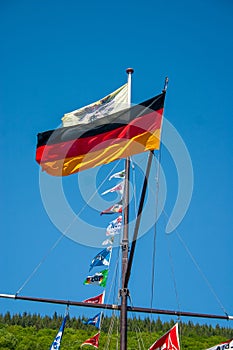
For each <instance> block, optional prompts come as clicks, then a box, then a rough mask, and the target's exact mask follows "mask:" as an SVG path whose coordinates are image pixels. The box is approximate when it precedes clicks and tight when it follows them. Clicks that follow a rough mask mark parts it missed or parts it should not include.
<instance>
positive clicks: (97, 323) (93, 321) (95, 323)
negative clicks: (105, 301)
mask: <svg viewBox="0 0 233 350" xmlns="http://www.w3.org/2000/svg"><path fill="white" fill-rule="evenodd" d="M100 320H101V312H100V313H99V314H97V315H95V316H94V317H92V318H89V319H88V320H87V321H83V323H84V324H90V325H92V326H95V327H96V328H98V329H100Z"/></svg>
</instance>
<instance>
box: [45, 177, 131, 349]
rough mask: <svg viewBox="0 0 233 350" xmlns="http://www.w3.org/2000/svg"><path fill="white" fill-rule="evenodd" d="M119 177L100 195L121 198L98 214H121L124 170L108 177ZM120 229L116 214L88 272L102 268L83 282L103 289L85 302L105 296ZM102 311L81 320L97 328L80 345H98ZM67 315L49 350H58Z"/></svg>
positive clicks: (96, 301) (101, 302) (102, 301)
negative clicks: (118, 181) (109, 194)
mask: <svg viewBox="0 0 233 350" xmlns="http://www.w3.org/2000/svg"><path fill="white" fill-rule="evenodd" d="M114 178H115V179H121V180H122V181H121V182H120V183H118V184H117V185H115V186H114V187H111V188H110V189H108V190H106V191H104V192H103V193H102V194H101V195H106V194H108V193H112V192H118V193H119V194H120V196H121V200H120V201H119V202H118V203H116V204H114V205H112V206H111V207H109V208H107V209H105V210H103V211H102V212H101V213H100V215H103V214H116V213H117V214H121V213H122V207H123V205H122V202H123V194H124V183H125V170H122V171H120V172H117V173H115V174H113V175H111V176H110V177H109V180H112V179H114ZM121 229H122V215H118V217H117V218H115V219H114V220H112V221H110V222H109V224H108V226H107V228H106V237H107V239H105V240H104V241H103V242H102V245H104V246H107V247H106V248H104V249H102V250H101V251H100V252H99V253H98V254H96V255H95V256H94V258H93V259H92V261H91V263H90V267H89V273H90V272H91V271H92V270H93V269H95V268H100V267H101V268H103V267H104V269H103V270H102V269H101V271H97V272H95V273H94V274H88V276H87V277H86V278H85V280H84V282H83V284H84V285H95V286H96V285H97V286H100V287H103V288H104V290H103V292H102V293H101V294H99V295H97V296H94V297H91V298H89V299H86V300H84V301H83V302H85V303H92V304H103V303H104V297H105V288H106V284H107V279H108V273H109V266H110V262H111V257H112V246H113V243H114V238H115V235H119V234H120V233H121ZM102 315H103V312H100V313H98V314H96V315H95V316H94V317H91V318H88V319H87V320H83V324H85V325H92V326H94V327H96V328H97V329H98V332H97V333H96V334H95V335H94V336H93V337H91V338H89V339H87V340H85V341H84V342H83V343H82V344H81V345H80V346H81V347H82V346H84V345H92V346H93V347H95V348H98V347H99V337H100V331H101V319H102ZM67 316H68V311H66V314H65V317H64V319H63V322H62V325H61V327H60V329H59V331H58V333H57V335H56V337H55V339H54V341H53V343H52V345H51V347H50V350H59V349H60V344H61V340H62V336H63V332H64V329H65V324H66V320H67Z"/></svg>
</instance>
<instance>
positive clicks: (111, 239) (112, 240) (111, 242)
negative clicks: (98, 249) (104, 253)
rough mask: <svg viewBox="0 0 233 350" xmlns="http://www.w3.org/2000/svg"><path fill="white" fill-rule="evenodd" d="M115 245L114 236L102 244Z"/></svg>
mask: <svg viewBox="0 0 233 350" xmlns="http://www.w3.org/2000/svg"><path fill="white" fill-rule="evenodd" d="M113 243H114V236H112V237H110V238H107V239H105V240H104V241H103V242H102V245H108V244H110V245H113Z"/></svg>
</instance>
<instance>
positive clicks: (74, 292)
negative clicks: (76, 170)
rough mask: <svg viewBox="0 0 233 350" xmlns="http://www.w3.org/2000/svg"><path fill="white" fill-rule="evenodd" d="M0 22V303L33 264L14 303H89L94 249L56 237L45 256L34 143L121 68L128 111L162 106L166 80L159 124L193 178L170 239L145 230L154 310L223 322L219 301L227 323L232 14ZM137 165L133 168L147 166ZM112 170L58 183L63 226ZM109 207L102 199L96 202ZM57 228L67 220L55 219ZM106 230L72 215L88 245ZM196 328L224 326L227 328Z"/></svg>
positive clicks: (206, 7)
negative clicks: (179, 142) (181, 150)
mask: <svg viewBox="0 0 233 350" xmlns="http://www.w3.org/2000/svg"><path fill="white" fill-rule="evenodd" d="M0 12H1V14H0V16H1V20H0V29H1V30H0V33H1V34H0V36H1V47H2V54H1V58H0V61H1V65H0V72H1V79H0V102H1V103H0V117H1V118H0V122H1V141H0V142H1V158H2V167H1V169H2V171H1V182H0V188H1V227H2V229H1V246H0V247H1V254H0V259H1V267H2V268H1V272H0V293H10V294H14V293H15V292H16V291H17V290H18V289H19V288H20V287H21V286H22V285H23V284H24V282H25V281H26V280H27V278H28V277H29V276H30V275H31V273H32V271H33V270H34V268H35V267H36V266H38V264H39V263H40V262H41V261H42V260H43V259H44V257H46V259H44V261H43V263H42V264H41V266H40V268H39V269H38V270H37V272H36V273H35V274H34V276H33V278H31V279H30V281H29V282H28V283H27V284H26V285H25V287H24V288H23V289H22V291H21V293H20V294H21V295H31V296H37V297H48V298H59V299H70V300H78V301H81V300H83V299H86V298H88V297H91V296H94V295H97V294H98V293H99V292H100V291H101V289H100V288H99V289H97V288H94V287H93V288H92V289H91V286H83V285H82V282H83V280H84V278H85V277H86V274H87V273H88V269H89V263H90V260H91V259H92V257H93V256H94V255H95V254H96V253H97V252H98V251H99V248H97V247H93V246H92V247H88V246H86V245H83V244H78V243H76V242H74V241H72V240H70V239H68V238H63V239H62V240H61V241H60V242H59V243H58V244H57V246H56V247H55V248H54V249H52V251H51V247H53V245H54V244H55V242H57V240H58V239H59V237H61V233H60V232H59V230H58V229H57V228H56V227H55V225H54V224H53V223H52V222H51V220H50V217H49V215H48V214H47V212H46V210H45V208H44V206H43V201H42V198H41V195H40V187H41V185H40V182H39V181H40V169H39V166H38V165H37V163H36V162H35V149H36V135H37V133H38V132H42V131H45V130H50V129H54V128H56V127H58V125H59V124H60V120H61V117H62V116H63V114H64V113H66V112H69V111H72V110H73V109H76V108H78V107H82V106H84V105H86V104H88V103H91V102H94V101H96V100H98V99H100V98H101V97H103V96H106V95H107V94H108V93H109V92H111V91H113V90H115V89H117V88H118V87H119V86H120V85H122V84H124V83H125V82H126V80H127V76H126V73H125V69H126V68H127V67H133V68H134V69H135V73H134V75H133V86H132V102H133V103H139V102H140V101H143V100H146V99H148V98H150V97H152V96H153V95H156V94H158V93H160V91H161V89H162V87H163V84H164V78H165V77H166V76H168V77H169V80H170V81H169V88H168V93H167V97H166V104H165V117H166V119H167V120H168V121H169V122H170V123H171V124H172V125H173V126H174V127H175V129H176V130H177V132H178V133H179V135H180V137H181V138H182V139H183V141H184V143H185V145H186V147H187V150H188V152H189V155H190V158H191V161H192V167H193V173H194V188H193V195H192V199H191V203H190V206H189V209H188V211H187V213H186V215H185V217H184V219H183V221H182V222H181V223H180V225H179V226H178V228H177V230H178V233H177V232H173V233H172V234H170V235H167V234H166V233H165V227H166V225H167V217H166V215H161V217H160V219H159V222H158V224H157V244H156V266H155V269H156V274H155V296H154V303H153V306H154V307H156V308H162V309H175V310H178V309H180V310H184V311H193V312H201V313H214V314H222V313H223V312H222V309H221V307H220V303H219V302H218V300H220V301H221V305H223V307H224V308H225V310H226V311H227V312H228V313H229V314H231V315H232V314H233V305H232V297H231V296H232V294H233V283H232V282H231V276H232V270H233V264H232V258H231V250H232V249H231V247H232V244H233V238H232V226H233V219H232V217H233V216H232V209H233V192H232V177H233V170H232V169H233V156H232V149H233V138H232V130H233V122H232V120H233V119H232V112H233V108H232V101H231V99H232V78H233V68H232V61H233V57H232V56H233V46H232V34H233V24H232V23H233V21H232V19H233V18H232V17H233V5H232V3H231V1H228V0H224V1H221V2H220V1H217V0H212V1H210V0H207V1H205V2H203V1H199V0H198V1H189V2H188V3H187V2H185V1H183V0H180V1H176V2H174V1H171V0H168V1H166V2H161V1H160V2H158V1H149V0H146V1H144V2H143V3H141V2H139V1H134V2H133V1H127V2H124V1H122V0H120V1H118V2H117V3H114V4H113V3H110V2H109V1H102V2H94V1H89V2H86V3H84V2H77V1H72V0H68V1H67V0H66V1H56V2H55V1H52V0H48V1H46V2H45V1H44V2H41V1H37V0H35V1H33V2H31V1H27V0H25V1H11V2H8V1H2V3H1V11H0ZM161 158H162V164H161V166H162V169H163V173H164V176H165V179H166V185H167V195H166V201H165V207H164V211H165V212H166V213H167V215H168V216H170V214H171V212H172V209H173V207H174V204H175V201H176V197H177V193H178V190H179V186H178V176H177V169H176V164H175V163H174V161H173V159H172V157H171V155H170V153H169V152H168V150H167V149H166V147H163V148H162V157H161ZM135 161H136V162H138V163H139V164H140V165H141V166H143V165H144V163H145V156H143V157H141V156H140V157H136V158H135ZM114 166H116V170H121V169H122V163H121V164H115V163H114V164H112V165H108V166H107V167H104V168H102V169H97V174H96V172H95V171H92V170H91V171H87V172H83V173H82V175H80V177H79V176H77V175H74V176H71V177H68V178H66V179H64V181H63V186H64V193H65V194H66V198H67V201H68V202H69V205H70V206H71V208H72V209H73V211H74V212H75V213H77V212H79V210H80V208H81V207H82V205H83V203H85V200H84V199H83V198H82V194H81V192H80V190H83V189H86V191H88V189H89V186H90V184H91V183H92V179H93V176H96V183H97V184H100V183H101V181H102V180H103V179H104V178H105V177H106V176H107V173H108V171H111V169H112V168H113V167H114ZM183 166H184V169H185V164H184V165H183ZM154 177H155V174H154V173H153V171H152V177H151V178H152V180H153V178H154ZM79 179H80V180H79ZM137 179H138V180H137V181H138V182H137V186H140V180H141V178H140V176H139V177H138V178H137ZM55 181H57V180H56V179H54V178H47V179H46V184H48V185H49V186H50V188H51V186H53V184H54V183H55ZM79 181H81V184H82V188H81V187H80V186H79V184H80V182H79ZM112 181H113V182H112V183H111V184H115V183H116V181H115V182H114V180H112ZM152 184H153V182H152ZM152 184H151V187H150V191H152V194H153V185H152ZM108 186H109V182H107V183H106V184H104V185H103V188H104V189H106V188H107V187H108ZM48 193H50V192H49V191H48ZM54 195H55V194H54ZM111 196H112V197H111ZM54 198H55V199H54V201H56V196H55V197H54ZM114 200H116V196H115V195H114V194H113V195H110V196H109V197H108V199H107V197H106V201H114ZM56 204H57V203H56ZM98 204H100V209H99V210H100V211H101V210H103V209H105V208H103V207H102V205H103V204H102V202H101V200H100V198H99V197H98V198H96V199H94V201H93V203H91V205H93V206H98ZM105 204H108V203H106V202H105ZM106 207H107V205H106ZM55 208H56V206H55ZM153 209H154V208H153V204H152V205H151V206H150V207H147V210H145V213H144V214H145V222H146V220H148V218H149V217H151V216H152V217H153V215H154V210H153ZM59 216H60V218H63V216H64V220H69V218H67V217H66V216H65V214H64V213H62V212H59ZM114 217H115V216H114ZM114 217H111V218H114ZM111 218H109V216H108V217H107V218H106V217H100V216H99V213H98V211H97V210H95V211H93V208H89V207H88V208H86V210H85V211H84V212H83V213H82V221H84V222H85V223H87V222H91V224H92V225H94V226H96V227H97V229H96V235H97V237H98V238H97V240H96V242H100V243H101V240H102V238H103V239H104V228H105V227H106V225H107V223H108V221H109V220H111ZM78 229H79V228H78ZM81 230H84V231H85V232H79V234H80V235H81V234H83V235H84V236H87V235H88V231H87V230H86V229H84V228H81V226H80V231H81ZM152 242H153V230H149V231H148V232H147V233H146V234H144V235H143V236H142V237H141V238H140V240H139V241H138V246H137V250H136V258H135V262H134V265H133V271H132V280H131V283H130V291H131V295H132V300H133V303H134V305H137V306H139V305H141V306H145V307H147V306H150V298H151V295H150V292H151V287H150V285H151V278H150V276H151V259H152V253H153V251H152V248H151V247H152ZM96 244H98V243H96ZM112 259H113V260H112V264H111V268H112V269H111V273H110V277H109V284H108V287H107V290H106V293H107V294H108V293H109V295H110V296H111V295H112V294H111V293H112V292H111V291H110V289H111V288H110V287H111V285H112V282H111V281H112V279H113V276H114V274H113V271H114V266H115V264H116V260H117V249H114V253H113V258H112ZM194 261H195V263H194ZM197 266H198V268H197ZM145 271H147V272H148V273H146V274H145ZM200 271H201V272H200ZM145 275H146V276H145ZM203 275H204V276H206V277H205V278H203ZM143 279H144V280H143ZM207 281H208V283H207ZM209 285H211V286H212V290H211V289H210V288H209ZM145 286H146V288H145ZM174 286H176V288H174ZM212 291H214V295H213V293H212ZM177 296H178V297H177ZM107 301H108V300H107ZM109 302H111V300H109ZM8 310H9V311H11V312H12V313H15V312H24V311H27V312H38V313H42V314H51V315H52V314H53V312H54V311H57V312H59V313H63V311H64V308H63V307H61V306H54V305H47V304H33V303H28V302H20V301H16V302H15V301H7V300H0V312H2V313H5V312H6V311H8ZM93 312H95V310H94V311H93ZM83 313H85V314H90V313H91V312H90V311H88V312H87V311H86V310H83V309H81V310H78V309H75V308H72V310H71V315H79V314H83ZM183 320H185V319H183ZM193 321H195V322H196V321H197V320H195V319H194V320H193ZM198 321H199V322H208V323H211V324H216V323H221V324H222V325H225V326H229V327H232V325H231V323H230V322H220V321H211V320H210V321H207V320H198Z"/></svg>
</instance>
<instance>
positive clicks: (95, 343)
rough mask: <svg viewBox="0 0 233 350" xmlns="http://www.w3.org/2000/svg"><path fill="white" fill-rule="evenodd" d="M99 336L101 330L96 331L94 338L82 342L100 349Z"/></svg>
mask: <svg viewBox="0 0 233 350" xmlns="http://www.w3.org/2000/svg"><path fill="white" fill-rule="evenodd" d="M99 337H100V332H98V333H96V334H95V335H94V336H93V337H92V338H90V339H87V340H86V341H85V342H84V343H82V344H81V346H83V345H92V346H94V348H96V349H98V347H99Z"/></svg>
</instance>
